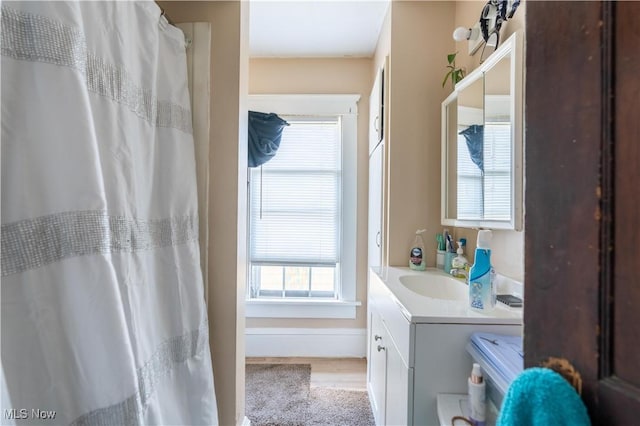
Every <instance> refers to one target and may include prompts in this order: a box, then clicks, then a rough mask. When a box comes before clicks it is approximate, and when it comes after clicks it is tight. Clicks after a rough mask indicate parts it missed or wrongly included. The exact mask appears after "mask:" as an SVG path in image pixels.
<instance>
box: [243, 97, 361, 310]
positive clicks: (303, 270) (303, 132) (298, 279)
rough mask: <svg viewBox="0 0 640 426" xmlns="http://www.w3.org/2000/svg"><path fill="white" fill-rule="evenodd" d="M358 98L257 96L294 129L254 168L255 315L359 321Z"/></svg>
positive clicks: (253, 104)
mask: <svg viewBox="0 0 640 426" xmlns="http://www.w3.org/2000/svg"><path fill="white" fill-rule="evenodd" d="M358 99H359V96H357V95H251V96H249V108H250V109H251V110H255V111H263V112H275V113H276V114H278V115H279V116H280V117H282V118H284V119H285V120H287V121H288V122H289V123H290V126H288V127H286V128H285V129H284V131H283V135H282V140H281V142H280V148H279V149H278V152H277V154H276V156H275V157H274V158H273V159H271V160H270V161H268V162H267V163H265V164H264V165H263V166H262V167H261V168H260V167H258V168H252V169H250V170H249V180H250V181H249V200H248V202H249V206H248V212H249V218H248V223H249V226H248V238H247V240H248V242H247V243H248V254H249V262H248V263H249V266H248V268H249V271H248V282H247V301H246V314H247V316H248V317H278V318H355V308H356V306H358V305H360V303H359V302H358V301H356V300H355V294H356V253H355V251H356V199H357V192H356V175H357V162H356V157H357V155H356V154H357V134H356V129H357V108H356V102H357V101H358Z"/></svg>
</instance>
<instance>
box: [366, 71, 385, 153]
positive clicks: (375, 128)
mask: <svg viewBox="0 0 640 426" xmlns="http://www.w3.org/2000/svg"><path fill="white" fill-rule="evenodd" d="M382 85H383V75H382V69H381V70H379V71H378V73H377V75H376V79H375V81H374V82H373V88H372V89H371V95H370V96H369V153H371V151H373V149H374V148H375V147H376V145H378V142H380V141H381V140H382Z"/></svg>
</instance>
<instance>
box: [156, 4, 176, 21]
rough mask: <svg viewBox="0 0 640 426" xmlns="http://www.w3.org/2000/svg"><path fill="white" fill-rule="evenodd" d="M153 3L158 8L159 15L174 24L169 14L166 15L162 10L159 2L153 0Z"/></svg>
mask: <svg viewBox="0 0 640 426" xmlns="http://www.w3.org/2000/svg"><path fill="white" fill-rule="evenodd" d="M154 3H155V4H156V5H157V6H158V7H159V8H160V16H164V19H166V20H167V22H168V23H169V24H170V25H174V23H173V21H172V20H171V18H169V15H167V14H166V12H165V11H164V8H163V7H162V6H160V4H159V3H158V2H157V1H154Z"/></svg>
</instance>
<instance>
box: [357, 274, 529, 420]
mask: <svg viewBox="0 0 640 426" xmlns="http://www.w3.org/2000/svg"><path fill="white" fill-rule="evenodd" d="M405 270H406V271H407V272H406V273H410V272H409V270H408V268H380V269H371V270H370V271H369V298H368V303H369V305H368V306H369V334H368V363H367V365H368V370H367V388H368V391H369V398H370V400H371V406H372V409H373V411H374V417H375V420H376V424H377V425H393V426H400V425H421V426H423V425H426V426H431V425H434V426H435V425H438V424H439V422H438V418H437V408H436V400H437V395H438V394H439V393H466V392H467V378H468V376H469V373H470V371H471V366H472V363H473V361H472V359H471V357H470V355H469V354H468V353H467V351H466V350H465V345H466V344H467V342H468V341H469V338H470V336H471V333H473V332H476V331H483V332H491V333H502V334H511V335H521V334H522V325H521V324H522V319H521V311H520V312H519V313H516V314H513V315H511V314H512V312H507V311H506V310H505V312H502V311H499V312H498V313H497V317H496V318H492V317H491V316H481V315H476V314H474V313H469V314H468V316H465V314H460V312H461V311H460V310H459V309H457V308H454V307H453V305H449V301H435V299H430V302H431V303H432V307H431V308H433V309H431V308H429V303H423V304H421V303H420V298H421V297H422V296H419V295H415V296H413V295H411V294H409V293H403V291H404V290H403V289H402V288H401V286H400V285H399V284H397V283H395V282H394V281H397V279H394V277H393V276H391V275H393V274H394V273H395V274H396V275H397V274H398V273H400V274H402V273H404V271H405ZM376 271H383V272H378V273H376ZM389 271H392V273H391V274H390V273H389ZM394 271H395V272H394ZM398 271H400V272H398ZM396 278H397V276H396ZM407 298H411V301H410V302H409V299H407ZM416 306H421V307H424V309H426V310H430V309H431V310H433V311H434V312H433V315H430V314H428V312H427V311H426V310H425V311H422V312H416V310H417V309H416V308H415V307H416ZM463 312H466V310H463ZM501 315H502V316H501Z"/></svg>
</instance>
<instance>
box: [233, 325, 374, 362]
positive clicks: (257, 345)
mask: <svg viewBox="0 0 640 426" xmlns="http://www.w3.org/2000/svg"><path fill="white" fill-rule="evenodd" d="M366 331H367V330H366V329H365V328H247V329H246V330H245V338H246V339H245V343H246V347H245V353H246V356H248V357H269V356H272V357H323V358H338V357H344V358H351V357H353V358H362V357H364V356H365V354H366V346H367V333H366Z"/></svg>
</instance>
